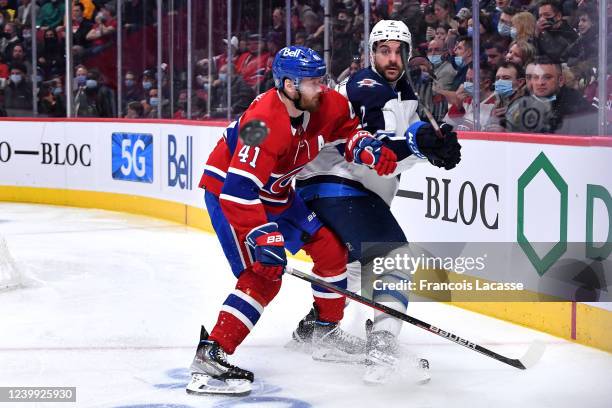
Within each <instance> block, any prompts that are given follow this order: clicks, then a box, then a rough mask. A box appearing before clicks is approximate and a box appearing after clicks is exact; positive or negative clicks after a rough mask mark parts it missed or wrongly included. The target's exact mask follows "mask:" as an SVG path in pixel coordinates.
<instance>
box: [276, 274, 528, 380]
mask: <svg viewBox="0 0 612 408" xmlns="http://www.w3.org/2000/svg"><path fill="white" fill-rule="evenodd" d="M285 272H286V273H288V274H289V275H293V276H295V277H297V278H300V279H303V280H305V281H307V282H310V283H313V284H315V285H318V286H322V287H324V288H325V289H328V290H331V291H332V292H334V293H338V294H341V295H344V296H346V297H347V298H349V299H351V300H354V301H356V302H359V303H361V304H364V305H366V306H369V307H371V308H373V309H376V310H379V311H381V312H383V313H386V314H388V315H390V316H393V317H395V318H397V319H400V320H403V321H405V322H406V323H410V324H412V325H414V326H417V327H420V328H421V329H423V330H427V331H428V332H430V333H433V334H436V335H438V336H440V337H443V338H445V339H447V340H450V341H452V342H455V343H457V344H459V345H460V346H463V347H466V348H468V349H470V350H474V351H476V352H478V353H480V354H484V355H485V356H487V357H490V358H493V359H495V360H497V361H501V362H502V363H506V364H508V365H511V366H512V367H515V368H518V369H521V370H524V369H525V368H526V367H525V365H524V364H523V363H522V362H521V361H520V360H519V359H512V358H508V357H506V356H502V355H501V354H498V353H496V352H494V351H492V350H489V349H487V348H485V347H482V346H481V345H478V344H476V343H474V342H471V341H469V340H467V339H464V338H463V337H459V336H457V335H456V334H453V333H451V332H449V331H446V330H442V329H440V328H438V327H436V326H433V325H431V324H429V323H426V322H424V321H422V320H420V319H417V318H416V317H412V316H409V315H407V314H405V313H402V312H399V311H397V310H395V309H391V308H390V307H388V306H385V305H383V304H380V303H378V302H375V301H373V300H370V299H368V298H365V297H363V296H361V295H358V294H357V293H353V292H351V291H349V290H346V289H342V288H339V287H337V286H336V285H334V284H332V283H329V282H325V281H324V280H321V279H319V278H316V277H314V276H312V275H309V274H307V273H304V272H301V271H299V270H297V269H294V268H291V267H287V268H286V269H285Z"/></svg>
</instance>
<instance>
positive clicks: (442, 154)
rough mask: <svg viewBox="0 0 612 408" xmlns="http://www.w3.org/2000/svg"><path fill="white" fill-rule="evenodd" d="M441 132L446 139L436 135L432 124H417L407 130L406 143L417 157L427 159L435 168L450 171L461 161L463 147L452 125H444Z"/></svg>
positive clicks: (441, 126)
mask: <svg viewBox="0 0 612 408" xmlns="http://www.w3.org/2000/svg"><path fill="white" fill-rule="evenodd" d="M440 131H441V132H442V134H443V135H444V138H439V137H438V135H436V132H435V130H434V128H433V126H431V124H430V123H427V122H422V121H419V122H415V123H413V124H412V125H410V127H409V128H408V129H407V130H406V142H407V143H408V148H409V149H410V151H412V153H413V154H414V155H415V156H417V157H420V158H422V159H425V158H426V159H428V160H429V162H430V163H431V164H433V165H434V166H437V167H444V168H445V169H446V170H450V169H452V168H454V167H455V166H456V165H457V164H458V163H459V162H460V161H461V145H460V144H459V142H458V141H457V133H456V132H453V127H452V126H451V125H449V124H448V123H442V124H441V125H440Z"/></svg>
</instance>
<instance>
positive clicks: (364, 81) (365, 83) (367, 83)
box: [357, 78, 382, 88]
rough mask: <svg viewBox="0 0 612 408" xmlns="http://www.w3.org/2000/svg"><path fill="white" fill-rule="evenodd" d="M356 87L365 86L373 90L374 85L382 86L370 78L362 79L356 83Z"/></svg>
mask: <svg viewBox="0 0 612 408" xmlns="http://www.w3.org/2000/svg"><path fill="white" fill-rule="evenodd" d="M357 85H359V87H360V88H361V87H364V86H367V87H368V88H374V87H375V86H376V85H380V86H382V84H381V83H380V82H378V81H376V80H374V79H372V78H363V79H362V80H361V81H358V82H357Z"/></svg>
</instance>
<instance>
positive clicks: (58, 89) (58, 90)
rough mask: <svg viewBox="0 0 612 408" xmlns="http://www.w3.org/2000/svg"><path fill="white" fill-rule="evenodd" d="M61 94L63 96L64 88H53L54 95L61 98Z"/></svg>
mask: <svg viewBox="0 0 612 408" xmlns="http://www.w3.org/2000/svg"><path fill="white" fill-rule="evenodd" d="M61 94H62V88H59V87H57V88H53V95H55V96H59V95H61Z"/></svg>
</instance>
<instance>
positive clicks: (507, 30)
mask: <svg viewBox="0 0 612 408" xmlns="http://www.w3.org/2000/svg"><path fill="white" fill-rule="evenodd" d="M497 32H498V33H499V35H503V36H504V37H510V36H512V27H511V26H509V25H508V24H504V23H502V22H501V21H500V22H499V24H498V25H497Z"/></svg>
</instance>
